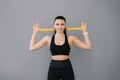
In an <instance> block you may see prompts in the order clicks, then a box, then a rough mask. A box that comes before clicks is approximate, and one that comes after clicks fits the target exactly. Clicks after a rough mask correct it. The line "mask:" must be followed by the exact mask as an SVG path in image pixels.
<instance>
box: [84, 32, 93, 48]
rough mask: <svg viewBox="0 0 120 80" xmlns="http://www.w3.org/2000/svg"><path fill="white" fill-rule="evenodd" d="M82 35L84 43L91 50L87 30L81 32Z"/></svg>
mask: <svg viewBox="0 0 120 80" xmlns="http://www.w3.org/2000/svg"><path fill="white" fill-rule="evenodd" d="M83 36H84V40H85V44H86V45H87V47H88V49H89V50H91V49H92V46H91V41H90V38H89V34H88V32H83Z"/></svg>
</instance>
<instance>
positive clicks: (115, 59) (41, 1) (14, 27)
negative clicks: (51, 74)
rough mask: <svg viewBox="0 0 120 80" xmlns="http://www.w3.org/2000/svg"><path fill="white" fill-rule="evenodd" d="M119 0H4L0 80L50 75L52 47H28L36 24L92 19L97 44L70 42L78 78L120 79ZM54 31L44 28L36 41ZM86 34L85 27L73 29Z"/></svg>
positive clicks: (89, 22)
mask: <svg viewBox="0 0 120 80" xmlns="http://www.w3.org/2000/svg"><path fill="white" fill-rule="evenodd" d="M119 3H120V0H0V80H47V73H48V69H49V63H50V60H51V53H50V50H49V47H47V46H46V47H43V48H41V49H39V50H37V51H32V52H31V51H29V43H30V39H31V36H32V33H33V24H34V23H35V22H39V23H40V26H41V27H53V24H54V18H55V17H56V16H59V15H62V16H64V17H65V18H66V20H67V26H68V27H77V26H80V23H81V21H82V20H84V21H86V22H87V27H88V32H89V36H90V39H91V43H92V47H93V49H92V50H91V51H85V50H83V49H80V48H78V47H76V46H73V47H72V48H71V52H70V60H71V63H72V65H73V69H74V73H75V80H120V58H119V57H120V36H119V34H120V31H119V30H120V9H119V8H120V5H119ZM48 34H49V35H52V34H53V32H39V33H38V35H37V41H39V40H41V39H42V38H43V37H44V36H46V35H48ZM67 34H68V35H75V36H77V37H78V38H80V39H81V40H84V37H83V34H82V31H80V30H79V31H68V32H67Z"/></svg>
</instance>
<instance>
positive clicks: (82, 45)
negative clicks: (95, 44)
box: [71, 21, 92, 50]
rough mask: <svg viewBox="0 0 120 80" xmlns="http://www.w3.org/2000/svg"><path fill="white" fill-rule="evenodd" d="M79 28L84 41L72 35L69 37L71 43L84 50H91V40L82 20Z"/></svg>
mask: <svg viewBox="0 0 120 80" xmlns="http://www.w3.org/2000/svg"><path fill="white" fill-rule="evenodd" d="M81 28H82V31H83V36H84V41H81V40H80V39H78V38H77V37H75V36H72V37H71V38H72V41H73V44H74V45H76V46H78V47H80V48H83V49H85V50H91V49H92V46H91V41H90V38H89V35H88V32H87V24H86V23H85V22H83V21H82V22H81Z"/></svg>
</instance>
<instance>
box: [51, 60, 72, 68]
mask: <svg viewBox="0 0 120 80" xmlns="http://www.w3.org/2000/svg"><path fill="white" fill-rule="evenodd" d="M50 66H51V67H71V62H70V60H69V59H66V60H53V59H52V60H51V62H50Z"/></svg>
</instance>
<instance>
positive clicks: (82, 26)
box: [81, 21, 87, 32]
mask: <svg viewBox="0 0 120 80" xmlns="http://www.w3.org/2000/svg"><path fill="white" fill-rule="evenodd" d="M81 30H82V31H83V32H87V24H86V22H84V21H82V22H81Z"/></svg>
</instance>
